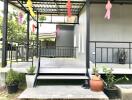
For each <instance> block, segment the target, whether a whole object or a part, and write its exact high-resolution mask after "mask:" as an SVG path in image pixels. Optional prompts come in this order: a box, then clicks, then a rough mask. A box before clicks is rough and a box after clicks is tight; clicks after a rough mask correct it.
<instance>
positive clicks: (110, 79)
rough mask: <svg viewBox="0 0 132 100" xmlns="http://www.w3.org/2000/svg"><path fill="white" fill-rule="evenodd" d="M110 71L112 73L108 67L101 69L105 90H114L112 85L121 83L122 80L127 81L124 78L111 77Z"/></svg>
mask: <svg viewBox="0 0 132 100" xmlns="http://www.w3.org/2000/svg"><path fill="white" fill-rule="evenodd" d="M112 71H113V69H112V68H108V66H104V67H103V72H104V73H105V75H106V81H105V85H106V87H107V88H114V84H115V83H117V82H119V81H121V80H123V79H125V80H129V79H128V78H127V77H126V76H124V77H120V78H116V77H115V75H113V73H112Z"/></svg>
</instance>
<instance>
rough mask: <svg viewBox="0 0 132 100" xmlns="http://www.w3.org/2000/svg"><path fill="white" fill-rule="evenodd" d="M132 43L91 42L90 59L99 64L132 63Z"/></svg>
mask: <svg viewBox="0 0 132 100" xmlns="http://www.w3.org/2000/svg"><path fill="white" fill-rule="evenodd" d="M131 46H132V42H114V41H90V54H91V55H90V59H91V60H92V61H93V62H95V66H96V64H97V63H114V64H129V68H131V63H132V59H131V56H132V53H131V52H132V48H131Z"/></svg>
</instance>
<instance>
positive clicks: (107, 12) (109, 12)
mask: <svg viewBox="0 0 132 100" xmlns="http://www.w3.org/2000/svg"><path fill="white" fill-rule="evenodd" d="M105 8H106V14H105V18H107V19H108V20H109V19H110V16H111V8H112V4H111V3H110V0H108V2H107V4H106V6H105Z"/></svg>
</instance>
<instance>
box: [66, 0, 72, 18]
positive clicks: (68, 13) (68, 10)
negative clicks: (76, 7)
mask: <svg viewBox="0 0 132 100" xmlns="http://www.w3.org/2000/svg"><path fill="white" fill-rule="evenodd" d="M66 7H67V15H68V17H71V15H72V14H71V7H72V5H71V0H68V1H67V4H66Z"/></svg>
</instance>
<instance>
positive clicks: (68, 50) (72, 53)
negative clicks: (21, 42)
mask: <svg viewBox="0 0 132 100" xmlns="http://www.w3.org/2000/svg"><path fill="white" fill-rule="evenodd" d="M41 57H76V47H68V46H56V47H55V46H49V47H41Z"/></svg>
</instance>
